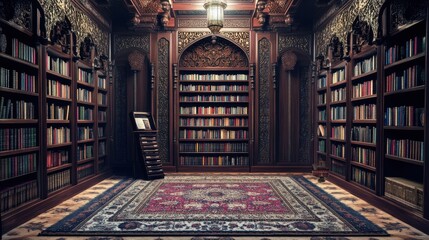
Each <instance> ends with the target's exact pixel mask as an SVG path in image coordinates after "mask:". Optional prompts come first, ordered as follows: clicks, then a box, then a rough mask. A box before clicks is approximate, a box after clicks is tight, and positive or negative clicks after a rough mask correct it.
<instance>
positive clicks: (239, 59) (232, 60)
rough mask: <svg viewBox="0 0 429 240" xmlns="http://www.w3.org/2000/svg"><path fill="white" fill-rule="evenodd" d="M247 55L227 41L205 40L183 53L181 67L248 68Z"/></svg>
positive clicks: (209, 38) (219, 38)
mask: <svg viewBox="0 0 429 240" xmlns="http://www.w3.org/2000/svg"><path fill="white" fill-rule="evenodd" d="M248 65H249V63H248V61H247V56H246V54H245V53H244V52H243V51H242V50H241V49H240V48H239V47H237V46H235V45H234V44H231V42H229V41H228V40H226V39H223V38H221V37H218V38H217V39H216V42H215V43H213V42H212V38H211V37H207V38H203V39H202V40H200V41H198V42H196V43H195V44H193V45H192V46H191V47H189V48H187V49H186V51H185V52H183V54H182V56H181V59H180V67H247V66H248Z"/></svg>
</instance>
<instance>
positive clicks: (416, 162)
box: [384, 154, 424, 166]
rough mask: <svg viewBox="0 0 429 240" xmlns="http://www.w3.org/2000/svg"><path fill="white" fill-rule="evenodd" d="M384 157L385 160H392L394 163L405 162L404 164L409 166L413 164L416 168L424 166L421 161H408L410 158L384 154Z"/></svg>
mask: <svg viewBox="0 0 429 240" xmlns="http://www.w3.org/2000/svg"><path fill="white" fill-rule="evenodd" d="M384 157H385V158H387V159H390V160H394V161H401V162H405V163H411V164H414V165H417V166H424V162H423V161H418V160H414V159H410V158H403V157H398V156H393V155H389V154H385V155H384Z"/></svg>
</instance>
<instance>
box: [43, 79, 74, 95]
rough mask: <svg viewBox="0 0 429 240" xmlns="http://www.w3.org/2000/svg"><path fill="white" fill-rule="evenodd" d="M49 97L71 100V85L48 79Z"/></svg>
mask: <svg viewBox="0 0 429 240" xmlns="http://www.w3.org/2000/svg"><path fill="white" fill-rule="evenodd" d="M47 94H48V96H53V97H60V98H66V99H70V85H68V84H64V83H61V82H59V81H56V80H51V79H48V89H47Z"/></svg>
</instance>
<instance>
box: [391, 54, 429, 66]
mask: <svg viewBox="0 0 429 240" xmlns="http://www.w3.org/2000/svg"><path fill="white" fill-rule="evenodd" d="M425 56H426V54H425V53H424V52H422V53H419V54H417V55H415V56H412V57H409V58H405V59H402V60H399V61H396V62H394V63H391V64H389V65H385V66H384V70H388V69H391V68H393V67H396V66H398V65H402V64H404V63H407V62H412V61H416V60H419V59H424V57H425Z"/></svg>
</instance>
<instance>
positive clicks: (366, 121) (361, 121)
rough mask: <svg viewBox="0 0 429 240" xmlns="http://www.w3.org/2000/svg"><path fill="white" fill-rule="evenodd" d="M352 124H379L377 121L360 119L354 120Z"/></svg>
mask: <svg viewBox="0 0 429 240" xmlns="http://www.w3.org/2000/svg"><path fill="white" fill-rule="evenodd" d="M352 123H354V124H377V120H376V119H360V120H353V121H352Z"/></svg>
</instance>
